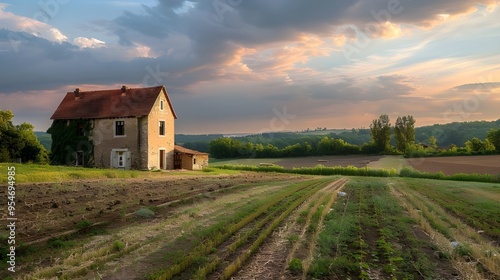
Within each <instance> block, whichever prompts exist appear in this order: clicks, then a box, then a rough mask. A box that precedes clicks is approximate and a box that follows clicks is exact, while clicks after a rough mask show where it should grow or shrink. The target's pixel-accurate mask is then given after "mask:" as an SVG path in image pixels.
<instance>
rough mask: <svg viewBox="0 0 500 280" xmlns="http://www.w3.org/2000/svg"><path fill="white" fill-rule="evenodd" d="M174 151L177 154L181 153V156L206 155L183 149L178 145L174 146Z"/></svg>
mask: <svg viewBox="0 0 500 280" xmlns="http://www.w3.org/2000/svg"><path fill="white" fill-rule="evenodd" d="M174 151H176V152H179V153H183V154H188V155H208V154H207V153H202V152H198V151H195V150H190V149H188V148H184V147H182V146H179V145H175V146H174Z"/></svg>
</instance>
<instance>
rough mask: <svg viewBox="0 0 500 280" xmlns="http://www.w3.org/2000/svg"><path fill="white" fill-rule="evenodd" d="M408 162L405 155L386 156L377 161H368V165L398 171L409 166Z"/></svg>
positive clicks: (373, 167)
mask: <svg viewBox="0 0 500 280" xmlns="http://www.w3.org/2000/svg"><path fill="white" fill-rule="evenodd" d="M407 166H409V165H408V162H407V161H406V159H405V158H404V157H403V156H384V157H383V158H380V159H379V160H377V161H372V162H370V163H368V165H367V167H368V168H372V169H396V170H397V171H398V172H399V170H401V169H402V168H403V167H407Z"/></svg>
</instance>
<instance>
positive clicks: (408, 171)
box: [399, 167, 500, 183]
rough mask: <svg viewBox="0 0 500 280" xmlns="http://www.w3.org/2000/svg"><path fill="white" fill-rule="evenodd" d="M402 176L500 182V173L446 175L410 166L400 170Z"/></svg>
mask: <svg viewBox="0 0 500 280" xmlns="http://www.w3.org/2000/svg"><path fill="white" fill-rule="evenodd" d="M399 176H400V177H407V178H421V179H434V180H453V181H468V182H485V183H500V173H499V174H497V175H492V174H468V173H457V174H453V175H445V174H444V173H443V172H436V173H428V172H421V171H418V170H415V169H413V168H410V167H403V168H402V169H401V170H400V171H399Z"/></svg>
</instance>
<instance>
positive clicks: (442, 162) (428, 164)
mask: <svg viewBox="0 0 500 280" xmlns="http://www.w3.org/2000/svg"><path fill="white" fill-rule="evenodd" d="M407 161H408V163H409V164H410V165H411V166H412V167H413V168H415V169H417V170H420V171H425V172H439V171H442V172H443V173H444V174H446V175H452V174H456V173H477V174H500V155H492V156H456V157H430V158H414V159H407Z"/></svg>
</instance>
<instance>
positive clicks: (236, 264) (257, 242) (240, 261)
mask: <svg viewBox="0 0 500 280" xmlns="http://www.w3.org/2000/svg"><path fill="white" fill-rule="evenodd" d="M317 191H318V190H317V189H312V190H311V191H309V192H307V193H306V194H305V195H303V196H302V197H301V198H300V199H298V200H296V201H295V202H294V203H293V204H292V205H290V207H288V209H287V210H286V211H285V212H283V213H282V214H281V215H280V216H279V217H278V218H276V219H275V220H274V221H273V223H272V224H271V225H270V226H269V227H268V228H266V229H265V230H264V231H263V232H261V234H260V235H259V237H258V238H257V240H255V241H254V243H252V245H251V246H250V248H249V249H248V250H246V251H245V252H244V253H243V254H241V255H239V256H238V257H237V258H236V260H235V261H233V262H232V263H231V264H229V265H228V266H227V267H226V269H224V272H223V273H222V276H221V279H222V280H227V279H229V278H230V277H231V275H233V274H234V273H235V272H236V271H237V270H238V269H239V268H240V267H241V265H242V264H243V263H244V262H245V261H246V260H247V259H248V258H249V257H250V255H251V254H252V253H253V252H255V250H257V249H258V248H259V246H260V244H262V242H264V240H265V239H266V238H267V236H269V234H271V233H272V232H273V231H274V229H276V227H278V225H279V224H280V223H281V222H282V221H283V220H284V219H285V218H286V217H288V215H290V213H291V212H292V211H293V210H294V209H295V208H297V207H298V206H299V205H300V204H302V203H303V202H304V201H305V200H306V199H308V198H309V197H310V196H312V195H313V194H315V193H316V192H317Z"/></svg>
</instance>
